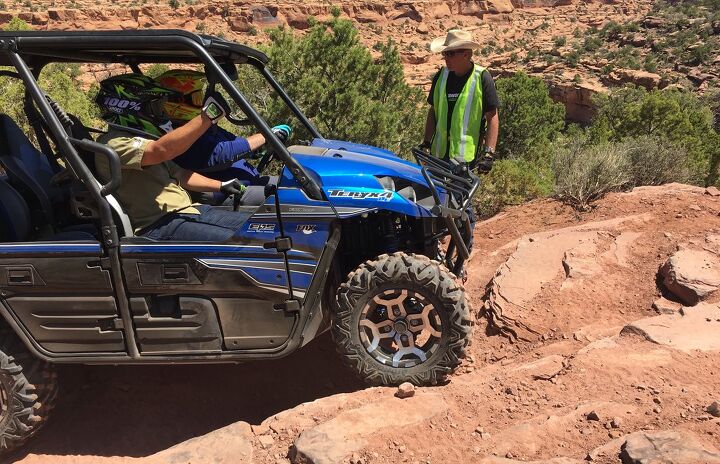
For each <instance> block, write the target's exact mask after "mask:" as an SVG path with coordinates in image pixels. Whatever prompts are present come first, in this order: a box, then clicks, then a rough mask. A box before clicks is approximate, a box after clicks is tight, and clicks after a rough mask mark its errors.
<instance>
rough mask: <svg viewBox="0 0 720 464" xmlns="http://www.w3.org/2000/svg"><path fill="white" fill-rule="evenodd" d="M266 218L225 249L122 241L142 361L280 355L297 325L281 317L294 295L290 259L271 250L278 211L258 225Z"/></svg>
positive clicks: (276, 233)
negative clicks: (225, 353)
mask: <svg viewBox="0 0 720 464" xmlns="http://www.w3.org/2000/svg"><path fill="white" fill-rule="evenodd" d="M268 202H270V204H271V205H272V204H273V203H274V197H272V196H271V197H270V198H268ZM256 208H257V207H256ZM252 209H255V208H251V210H252ZM264 210H265V206H260V207H259V208H257V211H254V212H253V213H255V214H253V215H252V216H251V217H250V219H248V221H246V222H245V223H244V224H243V226H242V227H241V229H240V230H239V231H238V232H237V233H236V235H235V236H234V237H233V238H231V239H230V240H228V241H226V242H224V243H198V242H182V243H181V242H154V241H149V240H146V239H142V238H132V239H124V240H123V241H122V244H121V248H120V250H121V261H122V266H123V271H124V274H125V280H126V285H127V291H128V294H129V297H130V307H131V311H132V314H133V320H134V324H135V330H136V334H137V340H138V344H139V350H140V352H141V353H142V354H155V355H158V354H181V353H193V352H196V353H206V354H207V353H220V352H223V351H235V352H237V351H238V350H241V351H246V350H252V351H262V352H265V351H267V352H274V351H279V350H281V349H282V348H283V346H284V345H285V344H286V342H287V341H288V338H289V337H290V335H291V333H292V330H293V327H294V324H295V322H296V321H295V319H294V318H293V317H288V315H287V313H286V312H285V311H283V310H282V305H283V304H285V302H286V301H287V300H288V298H289V293H290V292H289V290H288V274H287V269H286V261H285V253H283V252H282V251H278V250H277V249H276V248H275V247H273V244H274V242H275V240H276V238H277V237H279V236H281V235H282V234H281V229H280V224H279V221H278V217H277V216H276V215H275V214H274V211H273V210H274V208H271V209H270V211H271V212H272V213H273V214H271V215H269V216H266V215H262V214H260V215H259V217H256V216H257V215H258V214H256V213H259V212H261V211H264Z"/></svg>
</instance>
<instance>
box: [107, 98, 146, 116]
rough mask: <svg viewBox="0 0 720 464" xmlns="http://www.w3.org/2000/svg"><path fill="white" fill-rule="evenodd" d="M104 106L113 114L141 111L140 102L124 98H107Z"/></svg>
mask: <svg viewBox="0 0 720 464" xmlns="http://www.w3.org/2000/svg"><path fill="white" fill-rule="evenodd" d="M103 105H104V106H105V107H106V108H107V109H108V110H110V111H112V112H113V113H118V114H122V113H124V112H125V110H127V109H129V110H131V111H140V108H141V106H140V102H136V101H131V100H125V99H122V98H115V97H105V100H103Z"/></svg>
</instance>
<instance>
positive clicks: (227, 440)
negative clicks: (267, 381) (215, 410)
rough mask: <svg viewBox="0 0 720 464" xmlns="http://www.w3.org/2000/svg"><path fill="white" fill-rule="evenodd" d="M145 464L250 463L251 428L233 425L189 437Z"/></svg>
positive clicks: (246, 425)
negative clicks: (186, 463)
mask: <svg viewBox="0 0 720 464" xmlns="http://www.w3.org/2000/svg"><path fill="white" fill-rule="evenodd" d="M142 462H143V463H145V464H173V463H185V462H213V463H217V464H225V463H227V464H251V463H252V462H253V447H252V442H251V441H250V425H249V424H247V423H246V422H236V423H234V424H230V425H228V426H225V427H223V428H220V429H217V430H214V431H212V432H210V433H208V434H206V435H202V436H199V437H195V438H191V439H189V440H187V441H184V442H182V443H178V444H177V445H175V446H173V447H172V448H168V449H166V450H163V451H160V452H159V453H155V454H153V455H151V456H148V457H146V458H144V459H143V460H142Z"/></svg>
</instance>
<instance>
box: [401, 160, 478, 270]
mask: <svg viewBox="0 0 720 464" xmlns="http://www.w3.org/2000/svg"><path fill="white" fill-rule="evenodd" d="M412 153H413V155H414V156H415V160H416V161H417V163H418V164H419V165H420V168H421V172H422V175H423V177H424V178H425V181H426V182H427V183H428V187H430V192H431V193H432V196H433V199H434V200H435V206H433V208H432V212H433V214H435V215H437V216H439V217H441V218H442V219H443V221H444V222H445V226H446V227H447V229H448V232H449V233H450V237H451V239H452V240H451V242H450V245H449V246H448V250H447V254H446V261H447V264H448V265H449V267H450V268H451V269H452V270H453V272H455V273H459V272H460V271H461V270H462V267H463V263H464V261H465V260H467V259H468V258H469V257H470V250H469V249H468V243H469V237H470V236H471V234H472V228H471V225H470V218H469V217H468V214H467V213H466V210H467V209H468V207H470V205H471V202H472V197H473V196H474V195H475V192H476V191H477V189H478V187H479V186H480V179H478V177H477V176H475V175H473V174H472V173H470V172H469V171H464V172H458V171H457V169H456V168H457V167H456V166H454V165H452V164H451V163H449V162H447V161H443V160H441V159H439V158H436V157H434V156H432V155H431V154H429V153H426V152H424V151H422V150H420V149H418V148H413V149H412ZM438 186H440V187H442V188H443V189H444V190H445V192H446V193H447V195H448V196H447V197H446V200H445V202H444V204H443V201H442V200H441V198H440V193H439V192H438V189H437V187H438ZM451 200H453V201H454V204H452V203H451ZM458 222H460V223H461V225H462V227H463V229H464V230H465V236H466V237H468V239H467V240H466V239H463V236H462V234H461V232H460V229H459V228H458ZM453 249H457V254H458V257H457V259H456V260H455V262H454V263H453V262H451V261H450V259H451V256H450V255H451V254H452V252H453Z"/></svg>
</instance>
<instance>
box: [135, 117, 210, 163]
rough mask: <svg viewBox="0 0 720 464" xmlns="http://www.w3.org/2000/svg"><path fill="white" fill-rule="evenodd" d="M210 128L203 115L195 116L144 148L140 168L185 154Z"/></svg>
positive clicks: (206, 118) (208, 121)
mask: <svg viewBox="0 0 720 464" xmlns="http://www.w3.org/2000/svg"><path fill="white" fill-rule="evenodd" d="M210 126H212V120H211V119H210V118H208V117H207V115H205V113H200V115H198V116H195V117H194V118H193V119H191V120H190V121H188V122H187V123H186V124H184V125H182V126H180V127H178V128H177V129H175V130H173V131H172V132H169V133H167V134H165V135H163V136H162V137H160V138H159V139H157V140H154V141H152V142H150V143H149V144H148V145H147V147H145V153H144V154H143V158H142V166H152V165H154V164H160V163H162V162H164V161H169V160H171V159H173V158H175V157H177V156H180V155H181V154H183V153H185V152H186V151H187V150H188V148H190V146H191V145H192V144H193V143H195V141H196V140H197V139H199V138H200V136H201V135H203V134H204V133H205V131H206V130H208V129H209V128H210Z"/></svg>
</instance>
